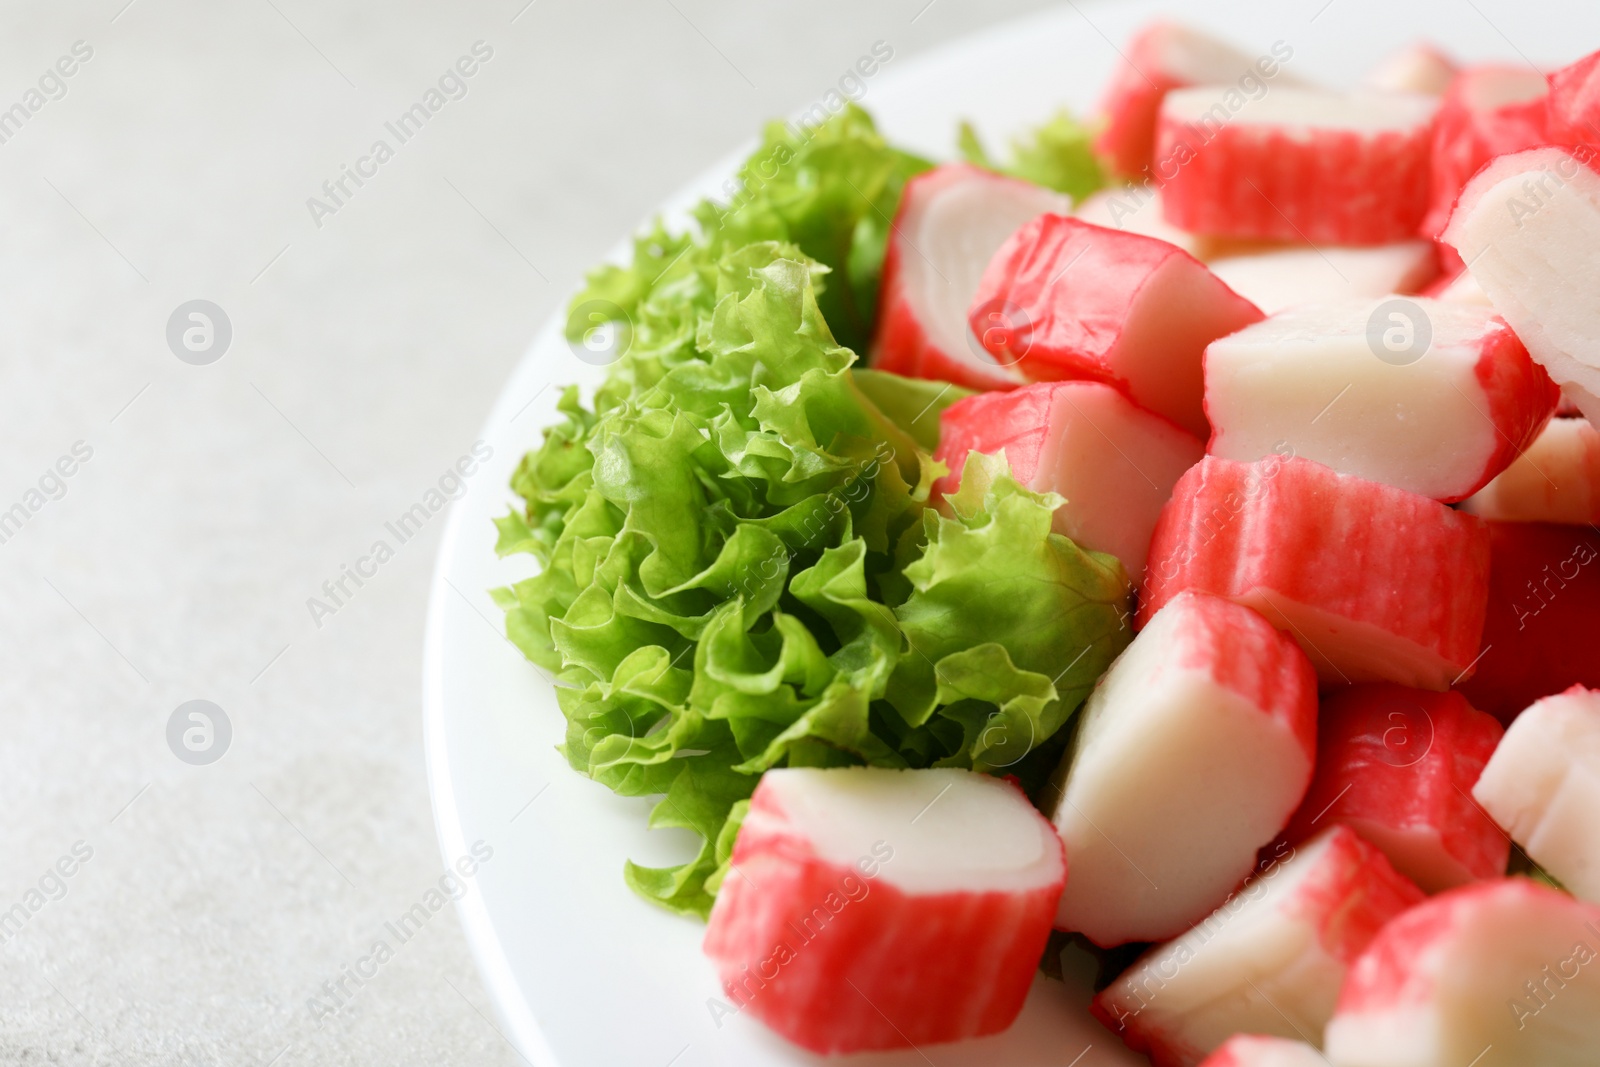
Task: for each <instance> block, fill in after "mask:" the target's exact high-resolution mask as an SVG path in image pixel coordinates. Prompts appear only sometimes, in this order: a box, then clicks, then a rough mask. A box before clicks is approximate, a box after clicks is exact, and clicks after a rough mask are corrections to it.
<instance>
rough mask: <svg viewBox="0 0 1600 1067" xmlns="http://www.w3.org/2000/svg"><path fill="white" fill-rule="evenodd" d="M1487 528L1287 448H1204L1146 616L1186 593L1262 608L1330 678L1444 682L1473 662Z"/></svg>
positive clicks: (1151, 586)
mask: <svg viewBox="0 0 1600 1067" xmlns="http://www.w3.org/2000/svg"><path fill="white" fill-rule="evenodd" d="M1488 572H1489V536H1488V531H1487V530H1486V529H1485V528H1484V525H1483V523H1482V522H1481V521H1480V520H1478V519H1476V518H1474V517H1472V516H1470V515H1462V514H1460V513H1458V512H1456V511H1454V510H1452V509H1450V508H1448V507H1446V506H1444V505H1443V504H1440V503H1437V502H1436V501H1433V500H1429V499H1427V498H1426V497H1422V496H1418V495H1416V494H1415V493H1408V492H1406V491H1405V490H1403V489H1395V488H1393V487H1392V486H1387V485H1379V484H1378V483H1376V482H1369V481H1366V480H1364V479H1361V478H1356V477H1353V476H1351V475H1345V474H1338V473H1336V472H1335V471H1333V470H1330V469H1329V468H1327V467H1324V466H1322V465H1321V464H1319V463H1313V462H1311V461H1310V460H1307V459H1301V458H1299V457H1295V456H1290V457H1288V458H1279V457H1277V456H1273V457H1271V458H1269V459H1265V460H1261V461H1258V462H1255V463H1237V462H1234V461H1232V460H1226V459H1221V458H1219V457H1216V456H1207V457H1206V458H1205V459H1203V460H1201V461H1200V462H1199V463H1198V464H1196V465H1195V466H1194V467H1191V468H1190V469H1189V471H1188V473H1186V474H1185V475H1184V476H1183V477H1182V478H1180V479H1178V484H1177V486H1176V487H1175V488H1174V490H1173V494H1172V500H1171V501H1170V502H1169V503H1168V504H1167V506H1166V507H1165V508H1164V509H1162V512H1161V518H1160V520H1159V521H1157V523H1156V532H1155V534H1154V535H1153V536H1152V537H1151V540H1150V557H1149V561H1148V563H1147V565H1146V567H1145V585H1144V595H1143V597H1142V598H1141V601H1140V605H1139V617H1140V619H1141V620H1148V619H1149V618H1150V617H1151V616H1152V615H1154V613H1156V612H1157V611H1159V610H1160V609H1161V607H1162V606H1163V605H1165V604H1166V602H1167V601H1168V600H1170V599H1172V598H1173V597H1174V596H1176V595H1177V594H1179V593H1181V592H1183V591H1184V590H1187V589H1195V590H1199V591H1201V592H1208V593H1212V594H1215V595H1217V596H1225V597H1228V598H1230V599H1232V600H1235V601H1237V602H1239V603H1241V604H1244V605H1246V606H1248V607H1252V608H1255V609H1257V610H1259V611H1260V612H1261V613H1262V614H1263V615H1264V616H1265V617H1266V618H1267V619H1268V620H1269V621H1271V622H1272V623H1273V624H1274V625H1275V626H1278V627H1280V628H1282V629H1284V630H1286V631H1288V632H1289V633H1290V634H1291V635H1292V636H1294V638H1295V639H1296V640H1297V641H1299V642H1300V645H1301V647H1302V648H1303V649H1305V651H1306V654H1307V655H1309V656H1310V657H1311V660H1312V662H1313V663H1315V664H1316V665H1317V669H1318V673H1319V675H1320V676H1321V678H1322V680H1323V681H1324V682H1329V683H1340V682H1343V683H1351V682H1362V681H1391V682H1399V683H1400V684H1402V685H1410V686H1415V687H1417V688H1420V689H1435V690H1443V689H1447V688H1449V686H1450V685H1451V683H1452V682H1453V681H1455V680H1457V679H1459V678H1460V677H1462V676H1463V675H1464V674H1465V673H1466V672H1468V671H1469V670H1470V669H1471V667H1472V664H1473V661H1474V660H1475V659H1476V658H1477V655H1478V650H1479V647H1480V646H1479V640H1480V638H1481V637H1482V634H1483V619H1484V611H1485V606H1486V602H1487V598H1488V578H1489V574H1488Z"/></svg>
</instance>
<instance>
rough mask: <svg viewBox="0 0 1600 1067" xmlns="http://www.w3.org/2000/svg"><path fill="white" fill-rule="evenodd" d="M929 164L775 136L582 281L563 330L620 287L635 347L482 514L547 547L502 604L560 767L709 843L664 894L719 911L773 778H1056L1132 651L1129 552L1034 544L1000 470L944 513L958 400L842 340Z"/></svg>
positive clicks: (819, 135) (783, 132) (1042, 511)
mask: <svg viewBox="0 0 1600 1067" xmlns="http://www.w3.org/2000/svg"><path fill="white" fill-rule="evenodd" d="M773 151H777V154H778V156H780V157H784V158H787V159H788V160H789V161H790V165H785V166H778V167H777V168H776V169H774V168H773V167H771V166H764V165H763V162H762V160H763V158H764V157H763V156H762V153H763V152H773ZM767 158H770V157H767ZM921 165H922V164H921V163H920V161H915V160H914V159H913V158H912V157H909V156H906V155H905V154H903V153H899V152H897V151H895V150H893V149H892V148H890V147H888V146H886V145H884V144H883V143H882V141H881V139H880V138H878V136H877V134H876V132H875V130H873V128H872V125H871V121H870V119H867V118H866V116H865V113H863V112H860V111H857V110H855V109H850V110H847V111H845V112H843V113H842V114H841V115H839V116H837V117H836V118H835V119H834V120H832V121H831V122H830V123H828V124H825V125H824V126H823V127H821V128H819V129H818V130H816V131H815V132H814V133H812V134H810V135H808V136H805V137H802V136H800V135H798V134H797V133H796V132H795V131H793V130H791V129H788V128H784V127H777V128H773V129H769V131H768V136H767V140H766V142H765V143H764V145H763V148H762V150H761V151H760V152H758V153H757V156H756V157H754V158H753V159H752V161H751V162H750V163H748V164H747V165H746V167H745V171H744V173H745V175H746V181H747V187H746V193H745V194H744V195H743V196H742V198H741V197H736V198H735V200H734V202H733V204H732V205H731V206H730V207H727V208H716V207H715V206H714V205H706V206H704V207H703V208H702V210H701V211H700V212H699V213H698V215H699V218H700V222H701V230H700V232H699V233H697V234H695V235H694V236H692V237H688V238H685V237H680V236H673V235H671V234H668V233H666V232H665V231H663V230H662V229H661V228H660V227H656V228H655V229H653V230H651V231H650V232H648V233H646V234H644V235H642V236H641V237H640V238H639V239H638V241H637V242H636V243H635V246H634V252H633V256H632V260H631V262H630V264H629V265H628V266H625V267H609V268H602V269H601V270H599V271H596V272H594V273H593V274H591V276H590V279H589V287H588V288H587V289H586V290H585V292H584V293H583V294H580V298H579V299H578V300H576V301H575V302H574V305H573V308H574V312H575V321H572V322H571V323H570V324H571V325H572V327H573V329H574V330H575V331H576V332H577V333H578V335H579V336H581V335H582V332H583V331H584V330H585V329H588V328H591V327H592V325H593V320H592V318H590V317H589V316H591V315H592V313H593V312H592V309H593V306H594V305H593V302H594V301H602V302H609V305H608V306H609V307H614V308H616V309H617V310H616V312H614V313H613V312H609V311H607V312H606V313H607V314H620V315H622V316H623V317H624V318H625V320H626V323H625V325H626V326H627V327H628V332H627V335H626V336H627V343H626V345H625V348H624V350H623V351H622V354H621V356H620V358H619V359H618V360H617V362H616V363H614V364H613V365H612V366H611V368H610V370H609V373H608V375H607V378H606V380H605V382H604V383H603V384H602V385H601V386H600V387H599V388H598V389H597V390H596V391H595V393H594V396H593V397H592V399H591V400H590V401H589V403H587V404H585V403H584V402H583V401H582V399H581V398H580V396H579V394H578V392H577V391H576V390H575V389H569V390H568V391H567V392H565V393H564V394H563V395H562V397H561V400H560V404H559V415H560V418H559V421H557V423H556V424H555V425H553V426H551V427H550V428H548V429H547V430H546V431H545V436H544V441H543V443H542V444H541V445H540V446H539V447H537V448H535V449H534V450H533V451H531V452H529V453H528V455H526V456H525V457H524V458H523V460H522V462H521V463H520V464H519V465H518V468H517V470H516V472H515V474H514V475H513V478H512V488H513V490H514V491H515V492H516V493H517V495H518V496H519V497H520V498H521V505H520V506H519V507H518V508H517V509H516V510H515V511H513V512H512V513H511V514H509V515H507V516H505V517H504V518H502V519H500V520H499V521H498V523H497V526H498V531H499V536H498V540H497V543H496V549H497V551H498V552H500V553H501V554H502V555H507V554H528V555H531V556H532V557H533V558H534V559H535V560H536V561H537V562H538V564H539V569H538V573H537V574H535V575H534V576H533V577H530V578H526V579H524V580H522V581H519V582H517V583H515V584H514V585H512V586H510V587H508V588H504V589H499V590H496V591H495V594H494V595H495V598H496V601H497V603H498V604H499V605H500V606H501V607H502V608H503V609H504V611H505V613H506V633H507V635H508V637H509V638H510V639H511V640H512V641H513V642H514V643H515V644H516V645H517V646H518V647H519V648H521V649H522V650H523V652H524V653H525V654H526V655H527V656H528V658H529V659H531V660H532V661H534V662H535V663H537V664H539V665H540V666H542V667H544V668H545V669H546V670H548V671H550V672H552V673H553V674H554V676H555V679H556V683H557V689H556V696H557V701H558V704H559V706H560V708H561V712H562V714H563V716H564V717H565V718H566V723H567V728H566V733H565V737H564V740H563V743H562V745H561V751H562V753H563V754H564V756H565V757H566V759H567V761H568V763H569V764H571V766H572V767H573V768H574V769H575V770H577V771H579V772H581V773H583V774H585V775H588V776H589V777H591V778H593V779H594V780H595V781H596V782H598V783H600V784H601V785H603V786H605V787H606V788H609V789H611V790H613V791H615V792H617V793H620V794H623V795H627V796H647V797H655V798H659V799H658V800H657V802H656V804H655V806H654V808H653V810H652V813H651V816H650V825H651V826H658V827H676V828H680V829H685V830H689V831H690V832H691V833H693V834H695V835H697V836H698V838H699V841H700V844H699V846H698V847H697V848H696V849H695V850H694V854H693V855H689V856H686V857H684V858H683V860H682V862H679V863H676V864H673V865H670V866H667V867H662V868H646V867H640V866H637V865H634V864H629V865H628V866H627V868H626V870H625V872H624V875H625V877H626V879H627V882H628V884H629V885H630V886H632V887H633V889H634V890H635V891H637V892H638V893H640V894H641V895H642V896H644V897H646V898H647V899H649V900H651V901H653V902H655V903H657V904H659V905H661V906H663V907H666V908H669V909H671V910H674V911H677V912H681V913H685V914H694V915H700V916H704V915H706V914H707V913H708V912H709V910H710V908H711V904H712V902H713V900H714V898H715V893H716V890H717V887H718V886H719V885H720V884H721V883H722V881H723V879H724V878H725V877H726V873H727V870H728V867H727V865H728V862H729V858H730V856H731V854H732V848H733V842H734V838H735V836H736V834H737V830H738V825H739V823H740V821H741V820H742V818H743V812H744V802H745V801H746V800H747V799H748V798H749V796H750V794H751V793H752V792H753V791H754V789H755V786H756V783H757V782H758V781H759V779H760V775H761V774H762V773H763V772H765V771H766V770H768V769H770V768H773V767H797V766H824V767H825V766H838V765H847V764H862V763H866V764H873V765H878V766H886V767H928V766H934V765H940V766H962V767H974V768H977V769H980V770H993V771H1002V770H1004V771H1005V772H1006V773H1020V772H1021V771H1023V770H1026V769H1028V768H1030V767H1033V766H1034V765H1037V766H1038V767H1040V768H1044V767H1046V765H1047V763H1048V762H1049V760H1050V759H1051V758H1052V753H1057V752H1059V745H1060V743H1061V740H1060V739H1061V735H1062V732H1063V731H1062V729H1061V728H1062V726H1063V725H1064V724H1065V723H1066V721H1067V720H1068V718H1069V717H1070V715H1071V714H1072V712H1073V711H1074V710H1075V709H1076V708H1077V706H1078V705H1079V703H1081V701H1082V699H1083V696H1084V694H1085V693H1086V692H1087V690H1088V687H1089V686H1090V685H1091V684H1092V682H1093V679H1094V677H1095V676H1096V675H1097V674H1098V673H1099V672H1100V671H1101V670H1103V669H1104V667H1105V665H1106V664H1107V663H1108V662H1109V659H1110V657H1111V656H1113V655H1115V653H1116V652H1117V651H1118V650H1119V649H1120V648H1121V646H1122V644H1123V643H1125V641H1126V639H1127V634H1126V631H1125V629H1122V628H1121V620H1122V619H1124V618H1125V617H1126V614H1127V606H1128V605H1127V604H1126V602H1125V597H1124V594H1123V588H1124V582H1123V578H1122V574H1121V570H1120V568H1119V567H1118V566H1117V565H1116V563H1115V561H1113V560H1111V559H1110V558H1109V557H1102V556H1095V555H1092V554H1089V553H1085V552H1082V551H1080V550H1079V549H1078V548H1077V547H1076V546H1075V545H1073V544H1072V542H1070V541H1068V540H1066V539H1064V538H1061V537H1059V536H1058V535H1056V534H1054V533H1052V532H1050V513H1051V511H1052V510H1053V508H1054V507H1055V506H1056V505H1057V504H1058V503H1059V500H1058V499H1057V498H1052V497H1043V496H1039V495H1036V494H1032V493H1028V492H1026V491H1025V490H1023V489H1021V488H1019V487H1018V486H1017V485H1016V484H1015V483H1014V482H1013V481H1011V479H1010V477H1009V474H1008V473H1007V469H1006V467H1005V465H1004V461H1003V460H994V461H987V462H979V461H975V462H974V464H973V465H969V468H968V475H967V478H966V480H965V482H964V488H963V490H962V492H961V493H960V494H959V495H958V496H956V497H955V498H953V499H952V500H951V501H949V503H948V507H949V509H950V511H949V514H948V515H941V514H940V513H939V511H937V510H936V509H935V508H934V506H933V505H932V503H931V491H932V486H933V483H934V481H935V480H936V479H937V478H938V477H940V476H941V475H942V474H943V473H944V472H945V471H944V468H943V466H941V465H940V464H938V463H936V462H935V461H934V460H933V459H932V457H931V455H930V454H929V450H930V449H931V448H932V447H933V444H934V443H935V442H936V440H937V437H936V427H937V412H938V411H939V410H941V405H943V404H947V403H949V402H951V401H952V400H953V399H954V397H953V396H949V395H943V394H941V393H940V391H939V390H933V391H932V392H930V389H929V387H928V386H927V384H926V383H913V382H907V381H905V380H904V379H894V377H893V376H892V375H875V374H874V373H873V372H862V371H856V370H855V369H854V364H855V362H856V355H855V352H854V351H853V350H852V349H851V348H849V347H847V346H845V345H843V344H841V343H840V341H839V338H840V336H841V335H844V334H851V335H853V336H858V337H859V336H864V335H865V332H866V329H867V328H868V327H869V326H870V313H869V311H868V310H867V308H868V305H867V304H866V303H864V301H863V299H862V298H863V296H864V295H870V291H871V290H872V289H873V288H875V286H876V270H877V259H875V258H873V257H877V258H881V231H882V229H883V227H886V226H887V219H888V218H889V217H892V215H893V213H894V208H895V204H896V201H897V198H898V193H899V188H900V186H901V185H903V183H904V179H905V177H906V176H908V175H909V174H910V173H914V171H915V169H916V168H917V167H919V166H921ZM755 178H760V184H759V187H757V186H756V184H755V182H754V179H755ZM847 193H848V194H849V195H846V194H847ZM862 248H876V251H873V252H872V253H871V255H870V256H869V255H868V254H867V253H862V252H860V249H862ZM864 279H870V281H868V282H867V283H866V288H865V289H860V290H859V291H857V290H858V283H862V282H863V280H864ZM830 294H831V295H830ZM586 303H588V304H589V308H588V309H584V310H580V309H583V308H584V305H585V304H586ZM603 306H606V305H603ZM864 315H865V316H867V317H865V318H863V316H864ZM950 392H951V393H959V392H960V391H959V390H951V391H950ZM929 412H932V414H931V415H930V414H929ZM930 427H931V428H932V431H933V432H932V434H930Z"/></svg>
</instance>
